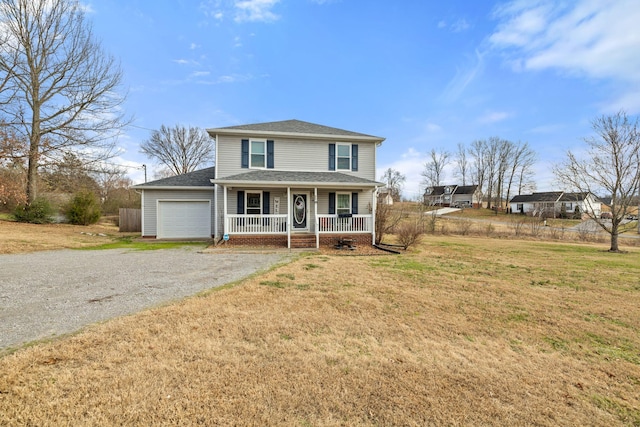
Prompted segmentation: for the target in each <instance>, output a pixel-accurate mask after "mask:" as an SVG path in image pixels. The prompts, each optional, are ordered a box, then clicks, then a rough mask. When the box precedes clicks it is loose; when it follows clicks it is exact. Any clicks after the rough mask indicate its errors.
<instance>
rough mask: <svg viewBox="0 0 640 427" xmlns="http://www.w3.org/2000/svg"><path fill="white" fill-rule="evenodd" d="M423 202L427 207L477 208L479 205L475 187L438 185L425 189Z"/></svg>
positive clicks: (479, 199) (479, 198)
mask: <svg viewBox="0 0 640 427" xmlns="http://www.w3.org/2000/svg"><path fill="white" fill-rule="evenodd" d="M423 200H424V203H425V204H426V205H429V206H451V207H478V206H480V203H481V197H480V192H479V191H478V186H477V185H457V184H452V185H438V186H431V187H427V188H426V189H425V192H424V195H423Z"/></svg>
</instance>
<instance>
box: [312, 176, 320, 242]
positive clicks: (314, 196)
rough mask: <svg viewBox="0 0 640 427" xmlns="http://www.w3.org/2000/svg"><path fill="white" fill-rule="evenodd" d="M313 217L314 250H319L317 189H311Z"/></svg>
mask: <svg viewBox="0 0 640 427" xmlns="http://www.w3.org/2000/svg"><path fill="white" fill-rule="evenodd" d="M313 216H314V219H315V227H316V249H320V224H319V223H318V187H314V189H313Z"/></svg>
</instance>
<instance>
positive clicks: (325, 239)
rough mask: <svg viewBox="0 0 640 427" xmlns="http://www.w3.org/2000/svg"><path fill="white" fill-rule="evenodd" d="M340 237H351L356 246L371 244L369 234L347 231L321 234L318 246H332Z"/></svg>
mask: <svg viewBox="0 0 640 427" xmlns="http://www.w3.org/2000/svg"><path fill="white" fill-rule="evenodd" d="M340 239H353V241H354V243H355V244H356V246H371V240H372V237H371V234H349V233H335V234H333V233H332V234H321V235H320V246H330V247H333V246H334V245H336V244H337V243H338V240H340Z"/></svg>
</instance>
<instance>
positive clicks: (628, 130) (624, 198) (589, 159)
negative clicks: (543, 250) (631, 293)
mask: <svg viewBox="0 0 640 427" xmlns="http://www.w3.org/2000/svg"><path fill="white" fill-rule="evenodd" d="M591 124H592V128H593V130H594V132H595V133H596V134H597V136H592V137H588V138H585V142H586V144H587V147H588V148H587V151H586V154H585V156H584V157H582V156H580V157H579V156H578V155H576V154H575V153H572V152H571V151H568V152H567V159H566V161H565V162H564V163H562V164H561V165H557V166H555V167H554V174H555V175H556V177H557V178H558V180H559V181H560V182H562V183H564V184H565V185H567V186H568V187H571V188H572V189H573V190H577V191H578V192H580V193H583V195H588V194H591V195H595V194H607V195H611V214H612V219H611V220H605V219H601V218H600V217H598V216H596V215H595V212H594V211H593V209H585V212H584V213H586V214H588V215H589V216H590V217H591V219H593V220H594V221H595V222H596V223H597V224H598V225H599V226H600V227H601V228H602V229H603V230H605V231H606V232H607V233H609V234H610V235H611V247H610V248H609V251H611V252H618V251H619V247H618V234H619V232H620V225H621V222H622V220H623V219H624V218H625V217H626V216H627V213H628V212H629V210H630V208H631V207H632V206H635V203H636V200H635V196H636V195H637V194H638V190H639V189H640V129H639V128H638V118H635V119H631V118H629V117H627V114H626V112H624V111H620V112H618V113H616V114H614V115H609V116H607V115H603V116H601V117H598V118H596V119H595V120H593V121H592V122H591Z"/></svg>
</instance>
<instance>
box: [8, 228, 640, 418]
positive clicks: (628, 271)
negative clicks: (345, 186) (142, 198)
mask: <svg viewBox="0 0 640 427" xmlns="http://www.w3.org/2000/svg"><path fill="white" fill-rule="evenodd" d="M603 249H606V248H603V246H602V245H592V244H568V243H560V242H555V243H554V242H538V241H520V240H511V239H486V238H481V237H457V236H427V237H426V238H425V240H424V241H423V243H422V244H421V245H420V247H418V248H416V249H415V250H413V251H409V252H407V253H404V254H402V255H380V256H361V257H358V256H338V255H330V254H329V255H328V254H326V253H316V254H309V255H303V256H300V257H299V258H298V259H297V260H295V261H293V262H291V263H289V264H286V265H281V266H278V267H276V268H274V269H272V270H271V271H268V272H264V273H262V274H259V275H256V276H254V277H251V278H249V279H247V280H244V281H243V282H241V283H237V284H234V285H232V286H227V287H225V288H223V289H219V290H216V291H213V292H210V293H208V294H205V295H200V296H197V297H194V298H190V299H187V300H185V301H183V302H181V303H178V304H175V305H171V306H166V307H160V308H156V309H153V310H148V311H145V312H142V313H140V314H137V315H134V316H128V317H123V318H119V319H115V320H113V321H109V322H106V323H104V324H100V325H94V326H91V327H89V328H87V329H86V330H85V331H83V332H81V333H78V334H76V335H74V336H72V337H69V338H66V339H62V340H59V341H56V342H51V343H46V344H40V345H35V346H32V347H29V348H25V349H22V350H20V351H18V352H15V353H13V354H11V355H8V356H5V357H3V358H2V359H0V416H1V417H2V418H0V425H154V424H155V425H158V424H171V425H173V424H176V425H198V424H200V425H293V426H316V425H317V426H320V425H415V426H423V425H542V426H557V425H602V426H616V425H635V426H638V425H640V409H639V408H640V393H638V390H640V334H639V332H640V250H639V249H638V248H630V249H629V251H628V252H627V253H624V254H611V253H607V252H604V251H603Z"/></svg>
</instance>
